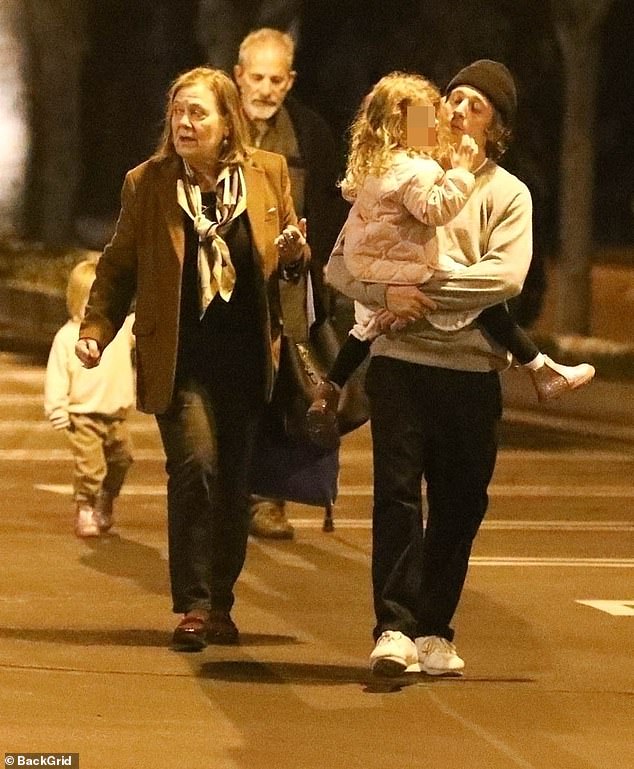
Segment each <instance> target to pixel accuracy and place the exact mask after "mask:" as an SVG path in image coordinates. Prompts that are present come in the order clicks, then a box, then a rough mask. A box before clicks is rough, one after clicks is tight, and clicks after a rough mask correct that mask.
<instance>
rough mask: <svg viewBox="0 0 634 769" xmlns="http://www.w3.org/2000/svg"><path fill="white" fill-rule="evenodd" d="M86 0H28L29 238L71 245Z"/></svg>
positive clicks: (25, 26) (78, 170)
mask: <svg viewBox="0 0 634 769" xmlns="http://www.w3.org/2000/svg"><path fill="white" fill-rule="evenodd" d="M85 10H86V9H85V3H84V2H82V0H27V1H26V2H25V4H24V7H23V12H22V13H23V16H22V23H23V29H24V30H25V34H26V35H27V36H28V42H29V46H28V47H29V63H28V70H29V72H28V75H29V92H30V103H31V110H30V111H31V135H32V142H31V147H32V149H31V154H30V159H29V172H28V179H27V202H26V211H27V221H28V228H27V229H28V232H27V234H28V235H29V237H31V238H37V239H39V240H42V241H44V242H45V243H48V244H50V245H63V244H65V243H68V241H69V239H70V237H71V233H72V229H73V213H74V205H75V200H76V198H77V189H78V179H79V178H80V176H81V162H82V157H81V149H80V148H81V125H80V93H81V89H80V82H79V76H80V71H81V63H82V59H83V56H84V53H85V51H86V49H87V46H88V40H87V37H86V34H85Z"/></svg>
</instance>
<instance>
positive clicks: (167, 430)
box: [157, 378, 263, 613]
mask: <svg viewBox="0 0 634 769" xmlns="http://www.w3.org/2000/svg"><path fill="white" fill-rule="evenodd" d="M262 409H263V405H262V406H258V405H257V404H255V403H253V401H252V400H250V399H241V398H240V391H239V389H238V391H237V392H234V393H233V394H232V397H231V398H230V397H228V396H227V397H226V399H224V401H223V402H222V403H220V402H218V399H216V403H214V398H213V397H212V394H211V393H210V391H209V389H208V388H207V387H205V386H204V385H203V384H201V383H200V382H198V381H196V380H195V379H191V378H190V379H187V380H185V381H183V382H181V383H180V384H179V385H178V386H177V389H176V393H175V395H174V401H173V404H172V406H171V407H170V410H169V411H168V412H167V413H165V414H161V415H159V416H157V422H158V426H159V430H160V433H161V439H162V441H163V447H164V449H165V455H166V457H167V462H166V470H167V474H168V482H167V517H168V540H169V569H170V579H171V586H172V601H173V609H174V611H175V612H176V613H185V612H188V611H190V610H191V609H209V608H211V609H224V610H229V609H231V607H232V605H233V601H234V595H233V588H234V585H235V583H236V580H237V579H238V576H239V575H240V572H241V570H242V566H243V565H244V559H245V555H246V547H247V538H248V533H249V520H250V514H249V505H248V492H249V480H248V478H249V472H250V467H251V458H252V454H253V446H254V443H255V438H256V434H257V430H258V427H259V424H260V420H261V415H262Z"/></svg>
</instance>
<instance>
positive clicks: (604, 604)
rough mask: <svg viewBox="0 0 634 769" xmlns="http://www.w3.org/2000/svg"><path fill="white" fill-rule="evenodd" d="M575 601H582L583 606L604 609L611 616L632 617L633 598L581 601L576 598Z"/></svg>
mask: <svg viewBox="0 0 634 769" xmlns="http://www.w3.org/2000/svg"><path fill="white" fill-rule="evenodd" d="M575 603H582V604H584V605H585V606H591V607H592V608H593V609H598V610H599V611H604V612H606V614H611V615H612V616H613V617H634V598H632V599H630V600H627V601H623V600H619V601H616V600H613V601H605V600H601V601H596V600H592V601H581V600H577V601H575Z"/></svg>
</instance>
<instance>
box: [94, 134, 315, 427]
mask: <svg viewBox="0 0 634 769" xmlns="http://www.w3.org/2000/svg"><path fill="white" fill-rule="evenodd" d="M181 170H182V164H181V161H180V158H177V157H173V158H167V159H159V160H157V159H150V160H147V161H145V162H144V163H142V164H141V165H139V166H137V167H136V168H134V169H132V170H131V171H129V172H128V173H127V175H126V177H125V181H124V184H123V189H122V192H121V212H120V214H119V219H118V221H117V226H116V230H115V233H114V236H113V238H112V240H111V242H110V243H109V244H108V245H107V246H106V248H105V250H104V253H103V256H102V257H101V259H100V260H99V263H98V265H97V277H96V280H95V282H94V284H93V287H92V290H91V293H90V301H89V304H88V308H87V311H86V317H85V319H84V321H83V323H82V324H81V329H80V334H79V335H80V337H89V338H93V339H96V340H97V343H98V344H99V346H100V348H101V349H103V348H104V347H105V346H106V345H108V344H109V343H110V342H111V341H112V339H113V338H114V336H115V334H116V333H117V331H118V329H119V328H120V327H121V325H122V323H123V321H124V319H125V317H126V315H127V313H129V312H130V307H131V303H132V300H133V299H134V298H136V308H135V312H136V320H135V324H134V333H135V335H136V356H137V406H138V408H139V409H140V410H141V411H145V412H147V413H151V414H160V413H163V412H165V411H166V410H167V408H168V407H169V405H170V402H171V399H172V394H173V389H174V374H175V368H176V354H177V345H178V323H179V311H180V290H181V279H182V271H183V260H184V253H185V233H184V228H183V215H184V214H183V210H182V209H181V208H180V206H179V205H178V201H177V198H176V182H177V179H178V178H179V175H180V174H181ZM243 171H244V178H245V183H246V189H247V216H248V220H249V225H250V228H251V237H252V243H253V254H254V262H255V264H256V267H259V271H258V275H259V279H260V280H259V286H260V289H261V295H262V297H263V298H264V301H260V302H259V305H260V308H261V313H262V318H261V320H262V323H261V326H262V328H263V329H264V332H265V334H266V337H267V339H268V344H267V345H265V347H266V350H267V351H268V353H269V354H268V356H267V377H266V393H265V397H267V398H270V395H271V390H272V387H273V383H274V379H275V374H276V372H277V368H278V365H279V356H280V345H281V327H282V319H281V310H280V299H279V287H278V280H279V277H280V271H279V269H278V267H279V265H278V254H277V248H276V246H275V244H274V240H275V238H276V237H277V235H279V233H280V232H281V231H282V230H283V229H284V227H285V226H286V225H288V224H295V223H296V221H297V217H296V215H295V210H294V208H293V202H292V198H291V194H290V182H289V176H288V169H287V166H286V161H285V159H284V158H283V157H282V156H281V155H277V154H274V153H271V152H264V151H262V150H255V149H253V150H249V152H248V155H247V158H246V160H245V163H244V166H243ZM306 252H308V249H306ZM304 258H305V259H306V258H307V255H305V257H304Z"/></svg>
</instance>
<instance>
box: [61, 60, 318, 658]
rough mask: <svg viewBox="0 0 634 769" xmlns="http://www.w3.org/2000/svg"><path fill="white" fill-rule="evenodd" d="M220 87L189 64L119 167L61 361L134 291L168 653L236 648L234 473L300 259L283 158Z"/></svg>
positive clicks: (94, 343) (238, 555) (238, 533)
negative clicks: (126, 166)
mask: <svg viewBox="0 0 634 769" xmlns="http://www.w3.org/2000/svg"><path fill="white" fill-rule="evenodd" d="M240 115H241V110H240V103H239V97H238V93H237V90H236V88H235V86H234V84H233V82H232V81H231V80H230V79H229V77H227V75H225V74H224V73H223V72H221V71H220V70H214V69H210V68H207V67H198V68H196V69H193V70H191V71H189V72H186V73H184V74H183V75H181V76H179V77H178V78H177V79H176V80H175V82H174V83H173V84H172V86H171V88H170V90H169V93H168V100H167V112H166V119H165V129H164V133H163V137H162V140H161V142H160V144H159V147H158V150H157V152H156V153H155V154H154V155H153V156H152V157H151V158H150V159H149V160H147V161H146V162H144V163H142V164H141V165H140V166H138V167H137V168H134V169H133V170H131V171H130V172H129V173H128V174H127V176H126V178H125V182H124V185H123V191H122V206H121V213H120V215H119V220H118V222H117V228H116V231H115V234H114V236H113V239H112V241H111V242H110V244H109V245H108V246H106V248H105V250H104V253H103V256H102V258H101V260H100V261H99V265H98V269H97V278H96V281H95V283H94V286H93V289H92V293H91V297H90V302H89V306H88V310H87V314H86V318H85V320H84V322H83V323H82V326H81V330H80V339H79V341H78V343H77V347H76V354H77V355H78V357H79V358H80V359H81V361H82V363H83V364H84V365H85V366H88V367H92V366H95V365H97V364H98V363H99V359H100V356H101V352H102V351H103V349H104V347H106V345H108V344H109V343H110V342H111V341H112V339H113V337H114V335H115V333H116V331H117V329H118V328H119V327H120V326H121V324H122V322H123V320H124V318H125V315H126V313H127V312H128V309H129V307H130V304H131V302H132V300H133V298H135V297H136V323H135V328H134V330H135V333H136V336H137V367H138V373H137V400H138V406H139V408H140V409H141V410H142V411H145V412H148V413H152V414H155V415H156V419H157V422H158V426H159V430H160V433H161V439H162V442H163V447H164V450H165V455H166V458H167V462H166V469H167V474H168V485H167V506H168V535H169V567H170V577H171V586H172V598H173V610H174V612H176V613H179V614H183V617H182V619H181V621H180V623H179V624H178V626H177V627H176V630H175V631H174V635H173V646H174V648H176V649H178V650H191V651H196V650H200V649H202V648H204V646H205V645H206V644H207V643H237V642H238V629H237V628H236V626H235V624H234V622H233V620H232V618H231V616H230V610H231V608H232V606H233V602H234V594H233V589H234V585H235V582H236V580H237V579H238V576H239V574H240V571H241V569H242V566H243V563H244V558H245V553H246V544H247V536H248V527H249V509H248V491H249V489H248V473H249V467H250V463H251V456H252V453H253V447H254V441H255V437H256V433H257V430H258V426H259V423H260V420H261V416H262V413H263V410H264V407H265V404H266V402H267V400H268V398H269V397H270V395H271V390H272V387H273V383H274V379H275V374H276V370H277V365H278V361H279V351H280V341H281V318H280V301H279V288H278V278H279V277H280V274H281V275H282V276H283V277H286V278H287V279H292V277H293V275H294V274H296V273H297V272H298V271H300V270H301V269H302V268H303V264H304V262H305V261H306V258H307V254H306V251H307V246H306V240H305V237H304V235H305V222H303V221H301V222H299V224H298V222H297V219H296V215H295V212H294V209H293V204H292V200H291V196H290V191H289V177H288V171H287V167H286V162H285V160H284V158H283V157H281V156H280V155H275V154H271V153H268V152H263V151H260V150H255V149H252V148H249V147H247V146H246V144H245V138H244V137H245V134H244V127H243V124H242V119H241V117H240Z"/></svg>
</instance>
